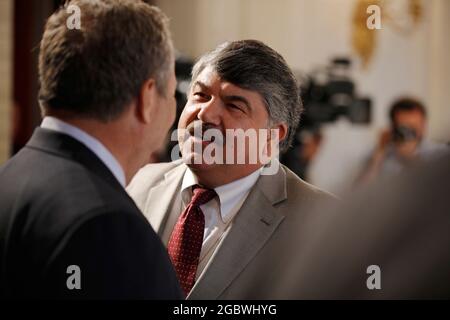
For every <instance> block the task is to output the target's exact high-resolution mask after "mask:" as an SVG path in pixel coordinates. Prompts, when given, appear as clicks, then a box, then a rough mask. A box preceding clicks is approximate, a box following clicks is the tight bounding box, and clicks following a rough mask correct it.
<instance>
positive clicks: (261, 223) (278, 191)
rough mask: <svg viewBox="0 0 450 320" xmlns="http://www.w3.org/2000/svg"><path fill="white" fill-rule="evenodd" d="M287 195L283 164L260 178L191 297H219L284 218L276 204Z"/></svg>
mask: <svg viewBox="0 0 450 320" xmlns="http://www.w3.org/2000/svg"><path fill="white" fill-rule="evenodd" d="M286 197H287V195H286V175H285V172H284V169H283V168H282V167H281V166H280V170H279V172H278V173H277V174H276V175H275V176H261V177H260V178H259V180H258V181H257V183H256V184H255V187H254V188H253V189H252V191H251V192H250V194H249V195H248V197H247V199H246V201H245V203H244V205H243V206H242V208H241V209H240V210H239V213H238V214H237V216H236V217H235V219H234V220H233V222H232V226H231V228H230V229H229V231H228V234H227V235H225V237H224V238H223V240H222V241H221V243H220V244H219V247H218V249H217V250H216V252H215V253H214V255H213V256H212V257H211V260H210V263H209V264H208V266H207V267H206V269H205V272H204V273H203V274H202V275H201V277H200V278H199V279H198V281H197V282H196V284H195V286H194V287H193V289H192V291H191V293H190V294H189V296H188V299H217V298H219V297H220V295H221V294H222V292H223V291H224V290H225V289H226V288H227V287H228V286H229V285H230V284H231V283H232V282H233V281H234V279H235V278H236V277H237V276H238V275H239V274H240V273H241V271H242V270H243V269H244V268H245V267H246V266H247V265H248V264H249V263H250V261H251V260H252V259H253V258H254V257H255V256H256V254H257V253H258V251H259V250H260V249H261V248H262V247H263V246H264V245H265V243H266V242H267V241H268V240H269V238H270V237H271V236H272V234H273V233H274V231H275V230H276V229H277V227H278V225H279V224H280V223H281V221H282V220H283V218H284V216H283V215H282V214H280V213H278V212H277V211H276V209H275V208H274V205H275V204H276V203H279V202H281V201H283V200H284V199H286Z"/></svg>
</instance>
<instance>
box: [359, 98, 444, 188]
mask: <svg viewBox="0 0 450 320" xmlns="http://www.w3.org/2000/svg"><path fill="white" fill-rule="evenodd" d="M389 118H390V124H391V125H390V128H389V129H386V130H384V131H383V132H382V133H381V135H380V137H379V140H378V144H377V146H376V148H375V150H374V151H373V153H372V155H371V157H370V160H369V161H368V163H367V165H366V167H365V168H364V170H363V172H362V173H361V175H360V177H359V178H358V182H360V183H365V182H368V181H371V180H373V179H374V178H376V177H378V176H380V175H390V174H395V173H398V172H400V171H401V170H402V169H403V168H405V167H406V166H408V165H409V164H411V163H412V162H414V161H416V160H418V159H422V160H427V159H430V158H432V157H434V156H436V155H439V154H442V152H443V151H445V150H448V147H447V146H446V145H444V144H438V143H435V142H432V141H430V140H428V139H427V138H426V124H427V112H426V109H425V107H424V105H423V104H422V103H421V102H420V101H418V100H416V99H412V98H401V99H399V100H397V101H395V102H394V103H393V104H392V106H391V109H390V112H389Z"/></svg>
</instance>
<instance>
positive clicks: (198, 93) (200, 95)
mask: <svg viewBox="0 0 450 320" xmlns="http://www.w3.org/2000/svg"><path fill="white" fill-rule="evenodd" d="M194 97H197V98H206V94H204V93H203V92H194Z"/></svg>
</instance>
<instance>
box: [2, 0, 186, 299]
mask: <svg viewBox="0 0 450 320" xmlns="http://www.w3.org/2000/svg"><path fill="white" fill-rule="evenodd" d="M69 5H75V6H78V7H79V10H80V11H81V13H82V14H81V21H80V25H81V28H79V29H77V28H75V29H69V28H68V27H67V24H66V21H67V20H68V18H69V15H70V14H69V13H68V12H67V10H66V9H67V6H69ZM39 80H40V92H39V102H40V105H41V110H42V114H43V116H44V119H43V121H42V124H41V126H40V127H39V128H37V129H36V130H35V132H34V134H33V136H32V137H31V139H30V140H29V141H28V143H27V145H26V146H25V147H24V148H23V149H22V150H20V151H19V152H18V153H17V154H16V155H15V156H14V157H12V158H11V159H10V160H9V161H8V162H7V163H6V164H5V165H3V166H2V167H1V168H0V296H1V297H2V298H75V299H77V298H82V299H84V298H88V299H92V298H95V299H102V298H110V299H116V298H120V299H130V298H134V299H177V298H181V297H182V294H181V291H180V287H179V285H178V281H177V278H176V275H175V273H174V270H173V268H172V265H171V263H170V260H169V257H168V255H167V252H166V250H165V248H164V247H163V245H162V243H161V241H160V239H159V238H158V236H157V235H156V233H155V232H154V231H153V229H152V228H151V226H150V224H149V223H148V222H147V220H146V219H145V217H144V216H143V215H142V213H141V212H140V211H139V209H138V208H137V207H136V205H135V204H134V202H133V200H132V199H131V198H130V197H129V196H128V194H127V193H126V191H125V186H126V184H127V183H128V182H129V181H130V180H131V178H132V177H133V175H134V174H135V173H136V172H137V170H138V169H139V168H140V167H142V166H143V165H144V164H146V163H147V162H148V161H149V159H150V155H151V154H152V152H153V151H155V150H157V149H158V148H159V146H160V144H161V141H163V140H164V137H165V135H166V134H167V131H168V129H169V127H170V126H171V124H172V123H173V121H174V117H175V99H174V93H175V86H176V80H175V74H174V53H173V45H172V40H171V36H170V32H169V29H168V23H167V17H166V16H165V15H164V14H163V13H162V12H161V11H160V10H159V9H158V8H156V7H152V6H149V5H147V4H145V3H144V2H141V1H134V0H99V1H89V0H74V1H71V2H68V3H67V4H66V6H65V7H61V8H60V9H59V10H57V11H56V12H55V13H54V14H53V15H52V16H51V17H50V18H49V19H48V21H47V23H46V27H45V30H44V34H43V36H42V40H41V45H40V53H39Z"/></svg>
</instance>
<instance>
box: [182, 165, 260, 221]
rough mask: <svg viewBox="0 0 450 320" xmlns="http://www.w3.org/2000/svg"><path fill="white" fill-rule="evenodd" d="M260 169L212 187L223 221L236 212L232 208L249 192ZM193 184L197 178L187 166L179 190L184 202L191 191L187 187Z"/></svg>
mask: <svg viewBox="0 0 450 320" xmlns="http://www.w3.org/2000/svg"><path fill="white" fill-rule="evenodd" d="M261 170H262V168H260V169H258V170H256V171H254V172H252V173H251V174H249V175H248V176H245V177H243V178H241V179H238V180H235V181H233V182H230V183H227V184H225V185H222V186H220V187H217V188H214V191H216V193H217V195H218V196H219V204H220V216H221V218H222V221H223V222H224V223H228V222H229V221H230V220H231V219H232V218H233V216H234V214H236V213H237V211H238V210H233V209H234V208H235V207H236V206H239V205H242V199H243V198H245V197H246V196H247V194H248V193H249V192H250V189H251V188H252V187H253V185H254V184H255V183H256V181H257V180H258V178H259V176H260V174H261ZM195 184H198V179H197V177H196V176H195V175H194V173H193V172H192V171H191V170H190V169H189V168H187V170H186V172H185V174H184V176H183V181H182V184H181V192H182V198H184V199H183V201H184V202H186V203H188V202H189V201H190V197H191V196H192V192H191V190H190V189H189V188H190V187H192V186H193V185H195ZM187 191H189V192H187ZM183 194H184V197H183ZM186 200H187V201H186Z"/></svg>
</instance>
